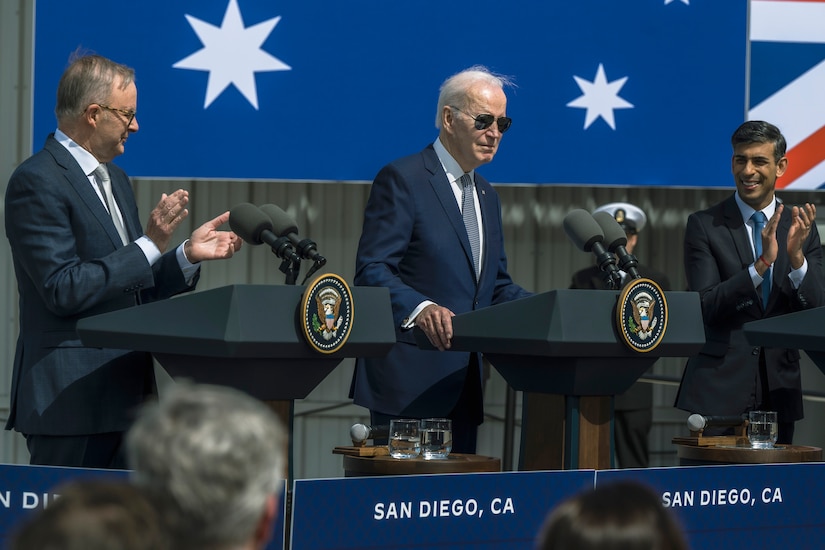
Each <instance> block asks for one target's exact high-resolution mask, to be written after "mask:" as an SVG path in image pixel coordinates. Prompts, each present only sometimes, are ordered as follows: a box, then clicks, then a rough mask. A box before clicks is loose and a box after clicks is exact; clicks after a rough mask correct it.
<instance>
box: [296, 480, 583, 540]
mask: <svg viewBox="0 0 825 550" xmlns="http://www.w3.org/2000/svg"><path fill="white" fill-rule="evenodd" d="M294 487H295V489H294V493H293V509H292V529H291V531H290V532H291V534H292V535H291V540H292V549H293V550H321V549H325V550H333V549H335V550H339V549H347V548H352V549H360V550H368V549H370V548H376V549H378V548H380V549H382V550H383V549H392V548H403V549H405V550H411V549H414V548H421V549H431V548H453V549H460V548H485V549H488V550H518V549H524V550H532V549H533V547H534V545H535V536H536V534H537V533H538V531H539V528H540V527H541V524H542V523H543V521H544V518H545V516H546V515H547V512H548V511H549V510H550V509H551V508H553V506H555V505H556V504H557V503H558V502H560V501H561V500H562V499H564V498H566V497H568V496H570V495H573V494H575V493H577V492H579V491H581V490H584V489H586V488H592V487H593V471H592V470H589V471H588V470H578V471H559V472H509V473H480V474H444V475H414V476H385V477H363V478H343V479H326V480H297V481H296V482H295V486H294Z"/></svg>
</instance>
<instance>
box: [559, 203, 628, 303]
mask: <svg viewBox="0 0 825 550" xmlns="http://www.w3.org/2000/svg"><path fill="white" fill-rule="evenodd" d="M563 225H564V232H565V233H567V237H568V238H569V239H570V240H571V241H573V244H575V245H576V247H578V248H580V249H581V250H584V251H585V252H593V254H595V255H596V264H597V265H598V266H599V269H600V270H602V271H604V273H605V279H606V281H607V286H608V287H610V288H611V289H617V288H619V287H620V286H621V282H622V276H621V274H620V273H619V268H618V267H617V266H616V258H615V256H613V254H612V253H610V252H608V251H607V249H606V248H605V247H604V244H602V241H604V233H603V232H602V229H601V227H599V224H598V223H597V222H596V220H595V219H593V216H592V215H591V214H590V212H588V211H587V210H582V209H581V208H577V209H575V210H571V211H570V212H569V213H568V214H567V215H566V216H565V217H564V222H563ZM625 242H627V241H625Z"/></svg>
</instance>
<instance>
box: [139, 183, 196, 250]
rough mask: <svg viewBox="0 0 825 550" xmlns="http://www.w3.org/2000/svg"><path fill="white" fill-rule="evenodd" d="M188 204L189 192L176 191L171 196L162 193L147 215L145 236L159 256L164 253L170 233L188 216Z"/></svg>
mask: <svg viewBox="0 0 825 550" xmlns="http://www.w3.org/2000/svg"><path fill="white" fill-rule="evenodd" d="M188 203H189V191H186V190H185V189H178V190H177V191H175V192H174V193H172V194H171V195H167V194H166V193H164V194H163V195H161V197H160V202H158V205H157V206H155V208H154V209H153V210H152V212H151V213H150V214H149V222H148V223H147V224H146V236H147V237H149V238H150V239H152V242H153V243H155V246H157V247H158V250H160V252H161V254H163V253H164V252H166V249H167V248H168V247H169V241H170V240H171V239H172V233H174V232H175V229H177V228H178V226H179V225H180V223H181V222H182V221H183V220H184V219H185V218H186V216H188V215H189V210H187V209H186V205H187V204H188Z"/></svg>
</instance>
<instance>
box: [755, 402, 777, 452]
mask: <svg viewBox="0 0 825 550" xmlns="http://www.w3.org/2000/svg"><path fill="white" fill-rule="evenodd" d="M778 434H779V422H778V421H777V418H776V411H751V412H749V413H748V441H750V443H751V447H752V448H754V449H772V448H773V446H774V444H775V443H776V437H777V435H778Z"/></svg>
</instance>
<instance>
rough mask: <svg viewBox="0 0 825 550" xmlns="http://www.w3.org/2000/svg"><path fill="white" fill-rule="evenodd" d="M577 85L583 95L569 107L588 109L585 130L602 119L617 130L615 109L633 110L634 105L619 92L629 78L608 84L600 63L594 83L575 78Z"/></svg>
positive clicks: (569, 104)
mask: <svg viewBox="0 0 825 550" xmlns="http://www.w3.org/2000/svg"><path fill="white" fill-rule="evenodd" d="M573 78H574V79H575V80H576V84H578V85H579V88H580V89H581V91H582V94H584V95H581V96H579V97H577V98H576V99H574V100H573V101H571V102H570V103H568V104H567V106H568V107H576V108H579V109H587V113H586V114H585V117H584V129H585V130H587V128H589V127H590V125H591V124H593V122H594V121H595V120H596V119H597V118H599V117H602V118H603V119H604V121H605V122H607V124H608V125H609V126H610V127H611V128H612V129H614V130H615V129H616V122H615V120H614V118H613V110H614V109H632V108H633V105H632V104H631V103H628V102H627V101H625V100H624V99H622V98H621V97H619V90H621V89H622V86H624V83H625V82H627V77H626V76H625V77H623V78H620V79H618V80H614V81H613V82H608V81H607V77H606V76H605V74H604V67H603V66H602V64H601V63H599V68H598V69H597V70H596V78H595V79H593V82H589V81H587V80H585V79H583V78H581V77H578V76H573Z"/></svg>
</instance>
